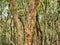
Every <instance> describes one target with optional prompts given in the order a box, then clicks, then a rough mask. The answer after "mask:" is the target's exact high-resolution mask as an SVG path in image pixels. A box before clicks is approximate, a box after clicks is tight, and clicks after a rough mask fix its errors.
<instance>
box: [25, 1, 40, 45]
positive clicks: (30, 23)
mask: <svg viewBox="0 0 60 45" xmlns="http://www.w3.org/2000/svg"><path fill="white" fill-rule="evenodd" d="M39 4H40V0H34V1H33V6H31V5H29V6H28V12H29V13H28V18H27V22H26V25H25V44H24V45H33V35H34V28H35V22H36V13H37V10H38V8H39ZM30 6H31V7H30Z"/></svg>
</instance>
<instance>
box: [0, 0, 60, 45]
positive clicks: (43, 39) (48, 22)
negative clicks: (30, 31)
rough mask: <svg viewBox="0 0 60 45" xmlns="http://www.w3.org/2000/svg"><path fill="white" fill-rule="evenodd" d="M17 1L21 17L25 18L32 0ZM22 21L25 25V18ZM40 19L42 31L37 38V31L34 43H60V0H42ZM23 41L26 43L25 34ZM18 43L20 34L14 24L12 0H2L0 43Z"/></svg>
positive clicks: (50, 44) (54, 44) (0, 2)
mask: <svg viewBox="0 0 60 45" xmlns="http://www.w3.org/2000/svg"><path fill="white" fill-rule="evenodd" d="M17 3H18V16H19V19H20V18H23V19H24V17H23V16H24V14H25V13H26V14H27V12H25V11H26V8H27V6H28V3H32V0H29V1H28V0H17ZM31 6H32V5H31ZM30 8H31V7H30ZM26 18H27V17H26ZM20 21H21V22H22V24H23V25H24V23H23V22H25V20H24V21H22V20H21V19H20ZM38 21H39V25H40V30H41V31H42V33H41V35H40V33H39V34H38V35H39V36H38V39H37V34H36V31H35V33H34V37H33V43H34V44H33V45H60V0H40V7H39V9H38ZM22 24H21V27H22ZM22 28H23V27H22ZM22 35H23V34H22ZM22 41H23V43H24V35H23V38H22ZM17 43H18V35H17V29H16V27H15V25H14V19H13V5H12V0H0V45H18V44H17ZM37 43H39V44H37Z"/></svg>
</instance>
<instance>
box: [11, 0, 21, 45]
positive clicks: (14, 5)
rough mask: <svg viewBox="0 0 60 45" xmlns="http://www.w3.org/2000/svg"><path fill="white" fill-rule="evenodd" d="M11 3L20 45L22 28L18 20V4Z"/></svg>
mask: <svg viewBox="0 0 60 45" xmlns="http://www.w3.org/2000/svg"><path fill="white" fill-rule="evenodd" d="M12 3H13V13H14V14H13V19H14V23H15V26H16V29H17V33H18V45H22V28H21V23H20V21H19V19H18V4H17V0H12Z"/></svg>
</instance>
